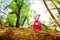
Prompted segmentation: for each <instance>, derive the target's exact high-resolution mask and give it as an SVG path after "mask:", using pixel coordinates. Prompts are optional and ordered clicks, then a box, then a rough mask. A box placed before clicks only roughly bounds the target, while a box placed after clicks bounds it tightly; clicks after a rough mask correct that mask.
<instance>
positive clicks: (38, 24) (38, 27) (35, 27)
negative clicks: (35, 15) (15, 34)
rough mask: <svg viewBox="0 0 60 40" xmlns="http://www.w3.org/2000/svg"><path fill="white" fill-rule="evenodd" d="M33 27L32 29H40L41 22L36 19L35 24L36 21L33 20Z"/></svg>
mask: <svg viewBox="0 0 60 40" xmlns="http://www.w3.org/2000/svg"><path fill="white" fill-rule="evenodd" d="M33 28H34V30H41V22H40V21H38V22H37V24H36V22H34V24H33Z"/></svg>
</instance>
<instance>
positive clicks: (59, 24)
mask: <svg viewBox="0 0 60 40" xmlns="http://www.w3.org/2000/svg"><path fill="white" fill-rule="evenodd" d="M43 2H44V4H45V7H46V8H47V10H48V12H49V14H50V15H51V17H52V18H53V20H54V22H55V23H56V24H57V25H58V26H59V27H60V23H59V22H58V21H57V20H56V18H55V17H54V15H53V14H52V12H51V11H50V9H49V7H48V6H47V4H46V1H45V0H43Z"/></svg>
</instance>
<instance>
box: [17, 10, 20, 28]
mask: <svg viewBox="0 0 60 40" xmlns="http://www.w3.org/2000/svg"><path fill="white" fill-rule="evenodd" d="M19 20H20V9H18V12H17V20H16V27H17V28H19V25H20V22H19Z"/></svg>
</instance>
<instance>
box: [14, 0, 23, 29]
mask: <svg viewBox="0 0 60 40" xmlns="http://www.w3.org/2000/svg"><path fill="white" fill-rule="evenodd" d="M15 2H16V0H15ZM22 6H23V0H22V3H21V5H20V7H19V6H18V5H17V7H18V12H17V20H16V27H17V28H19V25H20V22H19V21H20V12H21V9H22Z"/></svg>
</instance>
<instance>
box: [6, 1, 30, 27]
mask: <svg viewBox="0 0 60 40" xmlns="http://www.w3.org/2000/svg"><path fill="white" fill-rule="evenodd" d="M21 4H22V0H17V1H16V2H14V1H13V2H12V3H11V4H10V5H9V6H8V8H10V9H11V10H12V12H17V11H18V7H21ZM22 5H23V6H22V9H21V10H20V25H21V26H23V25H24V23H25V21H27V23H28V24H29V17H30V16H31V15H30V14H29V13H30V8H29V6H28V5H27V4H26V3H24V2H23V4H22ZM15 18H16V15H15V14H13V13H11V14H9V15H8V16H7V19H6V24H7V25H8V26H13V25H14V24H15V21H14V20H15Z"/></svg>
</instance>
